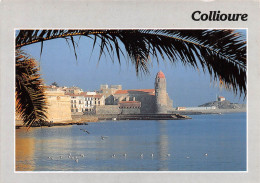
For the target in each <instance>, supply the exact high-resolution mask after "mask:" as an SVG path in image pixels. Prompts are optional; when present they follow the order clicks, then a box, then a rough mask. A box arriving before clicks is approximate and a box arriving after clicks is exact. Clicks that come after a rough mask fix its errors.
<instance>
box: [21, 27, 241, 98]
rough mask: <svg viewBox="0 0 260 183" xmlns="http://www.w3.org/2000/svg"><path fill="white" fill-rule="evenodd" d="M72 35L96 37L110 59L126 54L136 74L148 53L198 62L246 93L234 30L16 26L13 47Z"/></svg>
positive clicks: (238, 37)
mask: <svg viewBox="0 0 260 183" xmlns="http://www.w3.org/2000/svg"><path fill="white" fill-rule="evenodd" d="M73 36H85V37H88V38H92V39H94V40H95V41H94V45H93V46H95V43H96V39H100V41H101V44H100V57H101V55H102V54H104V53H106V52H108V53H109V55H110V57H111V59H112V61H114V60H113V55H114V54H116V56H117V59H118V61H119V62H120V61H121V56H124V57H126V56H127V57H129V58H130V61H131V62H132V63H133V64H134V65H135V68H136V73H137V74H138V73H139V72H140V71H141V72H143V73H148V72H149V65H150V64H151V62H150V60H149V58H150V56H153V57H155V58H156V60H157V62H159V61H160V60H161V59H162V60H166V59H168V60H169V61H170V62H177V61H181V62H182V63H183V64H184V65H189V66H191V67H193V68H195V69H198V68H200V66H201V68H202V70H203V71H204V72H205V71H208V72H209V73H210V75H211V76H212V77H213V79H214V80H218V79H219V80H221V82H223V83H224V84H225V86H226V88H227V89H231V88H232V89H233V91H234V93H236V94H237V92H240V94H245V95H246V41H245V40H243V37H242V36H241V35H240V34H239V33H237V32H235V31H234V30H37V31H31V30H20V32H19V34H18V35H17V37H16V48H20V47H22V46H25V45H29V44H33V43H36V42H42V41H46V40H52V39H57V38H67V37H71V38H72V37H73ZM71 40H72V42H73V48H74V53H75V56H76V55H77V54H76V50H75V46H74V40H73V39H71ZM122 47H124V50H125V52H123V51H122V50H123V49H122ZM114 50H115V51H114ZM100 57H99V59H100ZM76 58H77V56H76Z"/></svg>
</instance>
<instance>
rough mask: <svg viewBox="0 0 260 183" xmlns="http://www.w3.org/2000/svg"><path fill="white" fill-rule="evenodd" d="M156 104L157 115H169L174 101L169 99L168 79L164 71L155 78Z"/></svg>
mask: <svg viewBox="0 0 260 183" xmlns="http://www.w3.org/2000/svg"><path fill="white" fill-rule="evenodd" d="M154 85H155V102H156V113H158V114H160V113H167V111H168V110H170V109H171V108H172V100H171V99H170V98H169V96H168V93H167V90H166V78H165V75H164V73H163V72H162V71H160V72H158V73H157V75H156V77H155V84H154Z"/></svg>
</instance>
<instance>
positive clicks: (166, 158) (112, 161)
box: [16, 113, 247, 171]
mask: <svg viewBox="0 0 260 183" xmlns="http://www.w3.org/2000/svg"><path fill="white" fill-rule="evenodd" d="M191 117H192V119H191V120H168V121H154V120H151V121H132V120H128V121H106V122H97V123H89V125H84V126H78V125H73V126H62V127H51V128H48V127H43V128H30V129H29V131H26V129H17V130H16V170H17V171H28V170H29V171H246V164H247V163H246V162H247V161H246V160H247V154H246V152H247V151H246V149H247V144H246V142H247V141H246V136H247V135H246V134H247V132H246V113H233V114H222V115H193V116H191ZM82 129H84V130H87V131H88V132H89V133H90V134H88V133H87V132H84V131H83V130H82ZM101 136H105V137H104V138H103V139H102V138H101ZM152 154H153V155H152ZM69 156H70V157H69ZM77 159H78V160H77Z"/></svg>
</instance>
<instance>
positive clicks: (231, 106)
mask: <svg viewBox="0 0 260 183" xmlns="http://www.w3.org/2000/svg"><path fill="white" fill-rule="evenodd" d="M212 106H215V107H217V108H219V109H243V108H246V104H238V103H231V102H229V101H228V100H224V101H213V102H208V103H205V104H202V105H199V107H212Z"/></svg>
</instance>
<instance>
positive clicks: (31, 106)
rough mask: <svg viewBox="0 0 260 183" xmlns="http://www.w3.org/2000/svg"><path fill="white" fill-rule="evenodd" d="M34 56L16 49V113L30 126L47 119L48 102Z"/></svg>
mask: <svg viewBox="0 0 260 183" xmlns="http://www.w3.org/2000/svg"><path fill="white" fill-rule="evenodd" d="M38 71H39V69H38V67H37V63H36V61H35V60H34V59H33V58H30V57H29V56H28V55H26V54H25V53H23V52H22V51H21V50H20V49H18V50H16V83H15V86H16V87H15V88H16V91H15V98H16V106H15V107H16V114H17V115H19V117H20V118H21V119H22V120H23V121H24V125H25V126H27V127H30V126H31V125H32V124H33V123H34V122H37V121H38V120H45V119H46V114H45V113H46V103H45V96H44V88H43V80H42V79H41V78H40V75H39V73H38Z"/></svg>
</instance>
